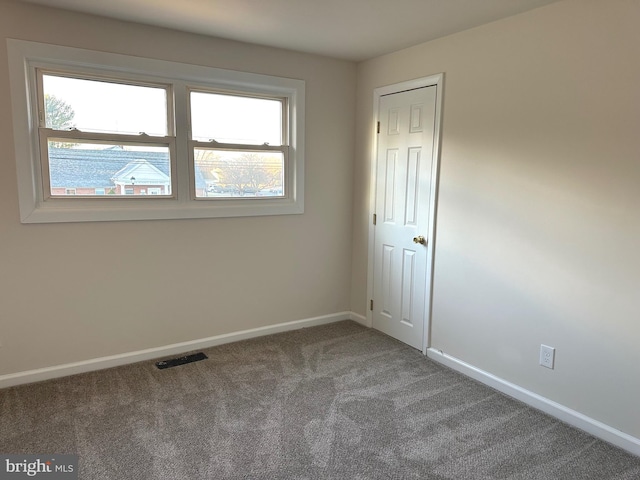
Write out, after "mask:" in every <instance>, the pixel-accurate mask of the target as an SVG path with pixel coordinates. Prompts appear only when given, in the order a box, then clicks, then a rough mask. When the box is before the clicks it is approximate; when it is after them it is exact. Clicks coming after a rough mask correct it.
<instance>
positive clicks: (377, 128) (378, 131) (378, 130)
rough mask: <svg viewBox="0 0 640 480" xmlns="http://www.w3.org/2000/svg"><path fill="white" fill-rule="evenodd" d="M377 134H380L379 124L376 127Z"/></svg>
mask: <svg viewBox="0 0 640 480" xmlns="http://www.w3.org/2000/svg"><path fill="white" fill-rule="evenodd" d="M376 130H377V133H380V122H378V126H377V127H376Z"/></svg>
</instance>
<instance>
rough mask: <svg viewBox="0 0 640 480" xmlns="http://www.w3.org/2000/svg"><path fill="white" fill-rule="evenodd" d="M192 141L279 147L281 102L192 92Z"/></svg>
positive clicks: (280, 141) (280, 143)
mask: <svg viewBox="0 0 640 480" xmlns="http://www.w3.org/2000/svg"><path fill="white" fill-rule="evenodd" d="M191 129H192V139H193V140H199V141H205V142H208V141H210V140H215V141H216V142H220V143H237V144H245V145H263V144H264V143H267V144H269V145H282V101H280V100H270V99H264V98H251V97H239V96H234V95H222V94H216V93H203V92H191Z"/></svg>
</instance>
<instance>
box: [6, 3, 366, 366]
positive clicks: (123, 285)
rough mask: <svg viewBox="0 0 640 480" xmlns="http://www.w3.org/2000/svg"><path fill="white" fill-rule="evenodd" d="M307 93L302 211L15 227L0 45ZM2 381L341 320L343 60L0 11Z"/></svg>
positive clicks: (351, 87) (347, 126) (40, 12)
mask: <svg viewBox="0 0 640 480" xmlns="http://www.w3.org/2000/svg"><path fill="white" fill-rule="evenodd" d="M6 37H10V38H17V39H23V40H32V41H38V42H46V43H53V44H59V45H66V46H73V47H80V48H88V49H94V50H100V51H107V52H115V53H123V54H129V55H140V56H145V57H151V58H159V59H163V60H171V61H179V62H186V63H193V64H198V65H206V66H212V67H219V68H227V69H234V70H241V71H249V72H256V73H263V74H272V75H277V76H283V77H290V78H299V79H303V80H305V81H306V92H307V95H306V108H307V117H306V132H307V135H306V185H305V186H306V195H305V200H306V210H305V213H304V214H303V215H286V216H277V217H256V218H235V219H211V220H172V221H141V222H102V223H76V224H58V225H56V224H40V225H34V224H32V225H22V224H20V221H19V214H18V195H17V190H16V168H15V160H14V153H13V134H12V130H11V128H12V120H11V99H10V97H9V77H8V73H7V54H6V43H5V38H6ZM0 42H1V44H0V125H1V128H0V342H2V344H3V347H2V348H0V375H2V374H7V373H12V372H20V371H24V370H28V369H34V368H39V367H45V366H52V365H58V364H63V363H67V362H75V361H81V360H86V359H90V358H94V357H101V356H105V355H112V354H118V353H123V352H131V351H136V350H140V349H146V348H151V347H157V346H163V345H168V344H173V343H177V342H182V341H188V340H193V339H200V338H205V337H209V336H214V335H218V334H223V333H228V332H234V331H238V330H243V329H250V328H255V327H262V326H268V325H273V324H277V323H281V322H288V321H295V320H301V319H305V318H310V317H315V316H320V315H325V314H333V313H337V312H342V311H347V310H349V308H350V305H349V302H350V298H349V290H350V286H349V280H350V271H351V267H350V265H351V185H352V182H353V178H352V167H353V145H354V112H355V82H356V67H355V64H353V63H351V62H345V61H339V60H333V59H329V58H323V57H318V56H311V55H304V54H298V53H293V52H288V51H284V50H277V49H271V48H263V47H258V46H253V45H248V44H241V43H235V42H231V41H225V40H218V39H213V38H208V37H204V36H196V35H190V34H186V33H180V32H175V31H170V30H164V29H159V28H151V27H145V26H141V25H136V24H130V23H124V22H118V21H111V20H107V19H102V18H98V17H92V16H86V15H80V14H74V13H68V12H63V11H59V10H51V9H47V8H42V7H36V6H31V5H27V4H18V3H10V2H5V1H4V0H0Z"/></svg>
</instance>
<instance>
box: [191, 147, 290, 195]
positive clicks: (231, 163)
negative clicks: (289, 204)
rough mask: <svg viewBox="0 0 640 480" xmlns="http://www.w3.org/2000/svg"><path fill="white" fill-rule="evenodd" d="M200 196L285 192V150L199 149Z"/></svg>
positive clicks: (198, 181) (276, 193)
mask: <svg viewBox="0 0 640 480" xmlns="http://www.w3.org/2000/svg"><path fill="white" fill-rule="evenodd" d="M194 155H195V170H196V197H217V198H231V197H233V198H252V197H283V196H284V193H285V192H284V155H283V154H282V152H251V151H239V150H238V151H229V150H213V149H198V148H197V149H195V151H194Z"/></svg>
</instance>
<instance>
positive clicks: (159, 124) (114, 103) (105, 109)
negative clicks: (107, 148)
mask: <svg viewBox="0 0 640 480" xmlns="http://www.w3.org/2000/svg"><path fill="white" fill-rule="evenodd" d="M42 84H43V89H44V96H45V98H44V102H45V123H46V126H47V128H53V129H55V130H68V129H70V128H77V129H78V130H82V131H83V132H100V133H121V134H129V135H131V134H133V135H138V134H139V133H140V132H144V133H146V134H147V135H156V136H165V135H167V132H168V128H167V91H166V90H165V89H164V88H160V87H146V86H145V87H143V86H139V85H125V84H122V83H113V82H106V81H98V80H84V79H79V78H69V77H59V76H55V75H43V76H42Z"/></svg>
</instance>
